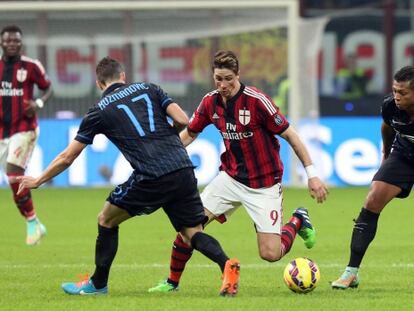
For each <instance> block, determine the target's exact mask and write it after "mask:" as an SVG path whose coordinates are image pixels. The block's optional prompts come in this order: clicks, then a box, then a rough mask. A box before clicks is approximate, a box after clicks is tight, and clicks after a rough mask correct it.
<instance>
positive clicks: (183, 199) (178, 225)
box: [107, 167, 205, 232]
mask: <svg viewBox="0 0 414 311" xmlns="http://www.w3.org/2000/svg"><path fill="white" fill-rule="evenodd" d="M107 201H108V202H110V203H111V204H113V205H116V206H118V207H119V208H122V209H124V210H126V211H127V212H128V213H129V214H130V215H131V216H139V215H149V214H151V213H153V212H155V211H156V210H158V209H159V208H163V209H164V211H165V213H166V214H167V216H168V218H169V219H170V221H171V223H172V225H173V226H174V228H175V230H176V231H177V232H178V231H180V230H181V229H182V228H183V227H195V226H197V225H199V224H202V223H204V221H205V214H204V207H203V204H202V203H201V199H200V195H199V193H198V189H197V179H196V178H195V175H194V170H193V168H191V167H188V168H184V169H181V170H178V171H175V172H171V173H169V174H167V175H164V176H161V177H159V178H158V179H154V180H142V181H136V175H135V174H134V173H133V174H132V175H131V176H130V177H129V179H128V180H127V181H126V182H125V183H123V184H121V185H118V186H117V187H116V188H115V189H114V190H113V191H112V192H111V193H110V194H109V197H108V198H107Z"/></svg>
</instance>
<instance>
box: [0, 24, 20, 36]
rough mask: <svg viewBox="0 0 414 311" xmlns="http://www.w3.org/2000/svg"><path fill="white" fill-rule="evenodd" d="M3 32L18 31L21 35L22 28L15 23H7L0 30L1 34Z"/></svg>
mask: <svg viewBox="0 0 414 311" xmlns="http://www.w3.org/2000/svg"><path fill="white" fill-rule="evenodd" d="M5 32H18V33H20V34H21V35H23V32H22V30H21V29H20V27H19V26H17V25H7V26H5V27H3V29H2V30H1V34H0V35H1V36H3V34H4V33H5Z"/></svg>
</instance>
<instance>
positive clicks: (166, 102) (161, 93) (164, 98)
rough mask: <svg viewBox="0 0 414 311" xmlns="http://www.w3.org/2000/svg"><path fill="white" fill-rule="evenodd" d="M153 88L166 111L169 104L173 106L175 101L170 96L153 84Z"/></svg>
mask: <svg viewBox="0 0 414 311" xmlns="http://www.w3.org/2000/svg"><path fill="white" fill-rule="evenodd" d="M151 87H152V88H154V91H155V94H156V96H157V97H158V99H159V102H160V104H161V107H162V108H163V109H164V110H165V109H167V107H168V105H169V104H172V103H173V102H174V101H173V100H172V98H171V97H169V96H168V94H167V93H166V92H164V90H163V89H162V88H161V87H160V86H159V85H156V84H151Z"/></svg>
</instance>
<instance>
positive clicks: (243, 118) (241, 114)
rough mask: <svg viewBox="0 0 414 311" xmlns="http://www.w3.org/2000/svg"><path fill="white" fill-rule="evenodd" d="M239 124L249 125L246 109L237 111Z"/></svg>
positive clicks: (248, 114) (248, 112)
mask: <svg viewBox="0 0 414 311" xmlns="http://www.w3.org/2000/svg"><path fill="white" fill-rule="evenodd" d="M239 122H240V123H241V124H242V125H247V124H249V123H250V111H249V110H247V109H243V110H239Z"/></svg>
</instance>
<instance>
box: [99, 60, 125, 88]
mask: <svg viewBox="0 0 414 311" xmlns="http://www.w3.org/2000/svg"><path fill="white" fill-rule="evenodd" d="M122 72H124V67H123V66H122V65H121V64H120V63H119V62H118V61H117V60H115V59H113V58H110V57H109V56H106V57H104V58H102V59H101V60H100V61H99V63H98V65H97V66H96V79H97V80H98V81H99V82H100V83H102V84H105V85H106V84H107V83H108V82H111V81H114V80H118V79H119V78H120V76H121V73H122Z"/></svg>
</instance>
